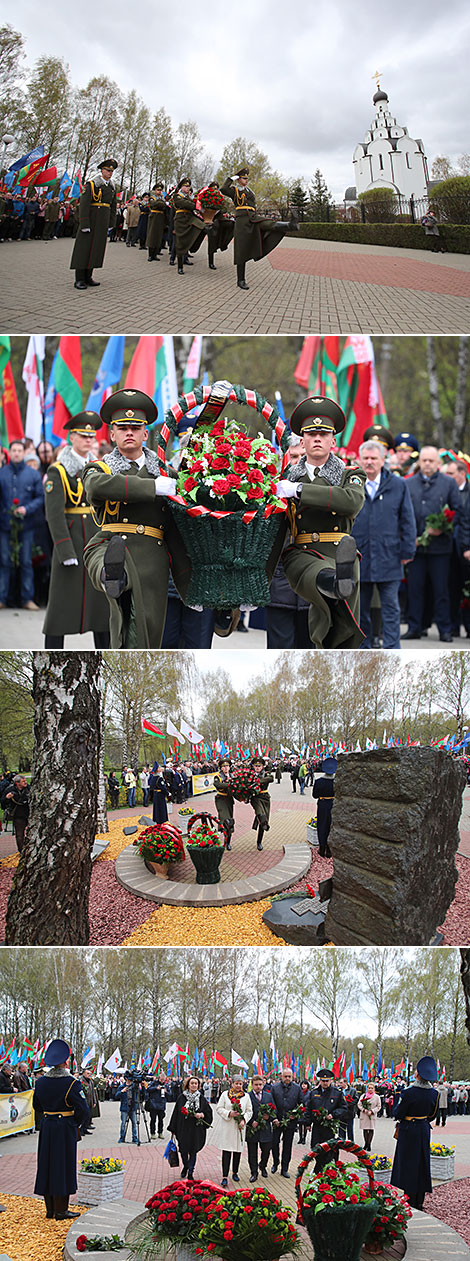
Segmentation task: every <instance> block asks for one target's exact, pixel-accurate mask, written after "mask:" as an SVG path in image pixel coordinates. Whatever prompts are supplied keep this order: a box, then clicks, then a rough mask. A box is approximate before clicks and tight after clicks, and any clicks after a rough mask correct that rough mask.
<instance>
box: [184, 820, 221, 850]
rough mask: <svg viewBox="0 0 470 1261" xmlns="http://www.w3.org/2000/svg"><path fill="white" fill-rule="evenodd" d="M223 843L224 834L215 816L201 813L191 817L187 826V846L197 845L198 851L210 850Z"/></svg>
mask: <svg viewBox="0 0 470 1261" xmlns="http://www.w3.org/2000/svg"><path fill="white" fill-rule="evenodd" d="M224 841H225V832H224V830H223V828H222V827H221V825H220V823H219V820H218V818H216V816H215V815H213V814H207V813H206V812H201V814H195V815H194V816H193V818H192V819H191V822H190V823H189V824H188V841H187V844H188V846H189V845H197V846H198V848H199V849H210V848H212V847H213V846H218V845H223V844H224Z"/></svg>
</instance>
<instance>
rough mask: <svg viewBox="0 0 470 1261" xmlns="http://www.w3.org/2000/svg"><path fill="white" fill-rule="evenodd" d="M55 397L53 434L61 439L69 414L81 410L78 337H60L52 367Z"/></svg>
mask: <svg viewBox="0 0 470 1261" xmlns="http://www.w3.org/2000/svg"><path fill="white" fill-rule="evenodd" d="M54 383H55V389H56V391H57V397H56V400H55V407H54V421H53V434H54V437H55V438H56V439H58V440H59V441H63V440H64V439H65V438H67V430H66V429H65V428H64V425H65V424H66V422H67V421H68V420H69V419H70V417H71V416H76V415H77V413H78V412H81V411H82V410H83V396H82V364H81V352H80V338H79V337H61V338H60V341H59V350H58V354H57V360H56V365H55V369H54Z"/></svg>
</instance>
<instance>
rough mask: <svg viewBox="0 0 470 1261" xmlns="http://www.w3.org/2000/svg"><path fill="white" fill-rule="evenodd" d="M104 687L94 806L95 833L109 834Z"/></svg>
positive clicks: (101, 696)
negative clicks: (96, 793) (105, 767)
mask: <svg viewBox="0 0 470 1261" xmlns="http://www.w3.org/2000/svg"><path fill="white" fill-rule="evenodd" d="M106 691H107V689H106V686H104V688H103V689H102V692H101V694H100V729H99V742H100V747H99V771H98V799H97V804H96V830H97V832H109V827H108V811H107V807H106V779H105V773H104V717H105V704H106Z"/></svg>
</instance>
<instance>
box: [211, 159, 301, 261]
mask: <svg viewBox="0 0 470 1261" xmlns="http://www.w3.org/2000/svg"><path fill="white" fill-rule="evenodd" d="M220 191H221V193H223V196H224V197H230V199H231V201H233V202H234V205H235V236H234V253H233V261H234V263H237V264H238V263H247V262H248V260H249V259H250V258H252V259H254V260H255V261H257V260H258V259H260V258H265V257H266V254H270V253H271V250H274V249H275V248H276V245H279V242H280V241H282V238H283V236H284V235H285V233H286V231H287V227H288V225H287V223H284V224H283V226H282V228H280V227H278V226H277V224H276V223H275V222H274V220H273V219H267V218H266V216H265V215H262V214H259V213H258V211H257V209H256V198H255V194H254V192H252V189H251V188H241V187H239V186H238V185H237V184H234V182H233V180H232V177H231V176H230V175H229V177H228V179H226V180H225V184H222V187H221V189H220Z"/></svg>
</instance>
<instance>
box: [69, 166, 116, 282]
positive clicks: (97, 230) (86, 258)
mask: <svg viewBox="0 0 470 1261" xmlns="http://www.w3.org/2000/svg"><path fill="white" fill-rule="evenodd" d="M116 167H117V162H115V161H114V158H104V160H103V162H100V163H99V165H98V171H99V175H97V176H95V177H94V178H92V179H89V180H87V182H86V184H85V187H84V189H83V193H82V195H81V197H80V204H79V220H78V232H77V235H76V237H75V244H74V247H73V252H72V258H71V260H70V266H71V268H73V269H75V289H88V288H90V286H91V287H93V288H95V287H96V286H97V285H99V283H100V282H99V280H93V268H94V267H102V266H103V261H104V255H105V250H106V245H107V240H108V230H109V228H114V224H115V221H116V201H117V199H116V189H115V187H114V184H113V183H112V176H113V171H115V170H116Z"/></svg>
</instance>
